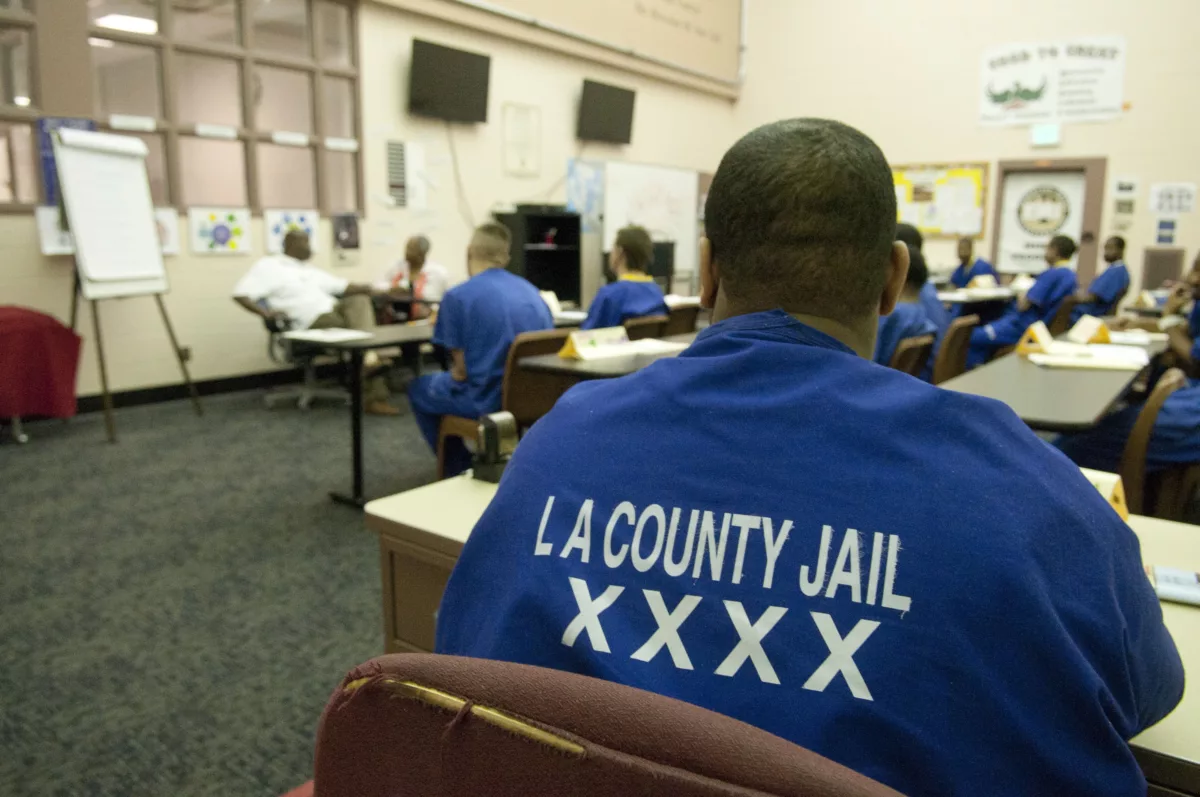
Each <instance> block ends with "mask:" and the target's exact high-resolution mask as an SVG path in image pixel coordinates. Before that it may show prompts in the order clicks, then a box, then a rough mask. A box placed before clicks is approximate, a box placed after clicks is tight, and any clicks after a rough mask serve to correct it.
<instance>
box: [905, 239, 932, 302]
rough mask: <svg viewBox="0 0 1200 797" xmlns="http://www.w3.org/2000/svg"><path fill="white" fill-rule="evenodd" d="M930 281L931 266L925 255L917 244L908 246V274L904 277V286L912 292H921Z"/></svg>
mask: <svg viewBox="0 0 1200 797" xmlns="http://www.w3.org/2000/svg"><path fill="white" fill-rule="evenodd" d="M928 281H929V266H928V265H926V263H925V255H923V254H921V250H920V249H917V248H916V247H915V246H911V245H910V246H909V247H908V276H907V277H905V279H904V287H905V288H906V289H907V290H908V291H909V292H912V293H919V292H920V291H921V289H922V288H924V287H925V283H926V282H928Z"/></svg>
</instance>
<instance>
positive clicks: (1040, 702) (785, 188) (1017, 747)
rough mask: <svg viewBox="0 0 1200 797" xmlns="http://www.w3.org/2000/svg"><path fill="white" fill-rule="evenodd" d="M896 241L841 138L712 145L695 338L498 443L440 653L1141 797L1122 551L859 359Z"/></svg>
mask: <svg viewBox="0 0 1200 797" xmlns="http://www.w3.org/2000/svg"><path fill="white" fill-rule="evenodd" d="M895 221H896V194H895V189H894V188H893V185H892V173H891V169H890V168H889V167H888V163H887V160H886V159H885V158H884V156H883V153H882V152H880V151H879V149H878V147H876V146H875V144H874V143H873V142H872V141H871V140H870V139H868V138H867V137H866V136H864V135H863V134H862V133H859V132H858V131H856V130H854V129H852V128H849V127H847V126H845V125H842V124H839V123H837V122H830V121H825V120H815V119H799V120H791V121H784V122H777V123H774V124H771V125H767V126H765V127H762V128H759V129H757V130H755V131H753V132H751V133H750V134H748V135H747V136H746V137H744V138H743V139H741V140H740V141H739V142H738V143H736V144H735V145H734V146H733V148H732V149H731V150H730V151H729V152H728V153H727V154H726V155H725V157H724V159H723V160H722V161H721V164H720V167H719V168H718V169H717V173H716V176H715V178H714V180H713V183H712V188H711V190H710V193H709V195H708V203H707V206H706V216H705V224H706V226H707V234H708V238H707V239H704V240H702V242H701V246H700V264H699V267H700V269H701V279H702V298H703V301H704V303H705V306H707V307H710V308H712V312H713V321H714V323H713V325H712V326H710V327H708V328H707V329H705V330H703V331H702V332H701V333H700V334H699V335H698V336H697V338H696V341H695V343H694V344H693V345H692V346H691V347H689V348H688V349H687V350H686V351H684V352H683V353H682V354H681V355H680V356H678V357H675V358H669V359H660V360H658V361H657V362H655V363H653V364H652V365H650V366H649V367H647V368H644V369H642V370H641V371H638V372H637V373H634V374H631V375H630V376H627V377H624V378H621V379H606V380H597V381H594V382H586V383H583V384H581V385H578V386H577V387H575V388H573V389H571V390H570V391H569V392H568V393H567V394H566V395H565V396H563V398H562V399H560V400H559V402H558V404H557V406H555V407H554V409H553V410H551V412H550V413H549V414H548V415H546V417H544V418H543V419H542V420H540V421H539V422H538V423H537V425H535V426H534V427H533V429H532V430H531V431H530V433H529V434H528V435H527V436H526V437H525V438H524V440H522V442H521V444H520V446H519V447H518V448H517V451H516V454H515V456H514V457H513V459H512V461H511V463H510V465H509V466H508V469H507V471H506V472H505V474H504V478H503V480H502V481H501V483H500V486H499V490H498V492H497V494H496V497H495V498H494V499H493V501H492V503H491V505H490V506H489V507H488V509H487V511H486V512H485V513H484V515H483V517H482V518H481V519H480V521H479V523H478V525H477V526H476V527H475V529H474V531H473V532H472V534H471V536H470V538H469V540H468V541H467V543H466V546H465V548H464V550H463V553H462V556H461V558H460V559H459V561H458V565H457V567H456V568H455V570H454V573H453V575H452V576H451V578H450V582H449V584H448V586H447V589H446V592H445V597H444V598H443V600H442V604H441V610H440V614H439V619H438V637H437V649H438V651H439V652H441V653H451V654H459V655H466V656H479V657H485V658H492V659H502V660H507V661H515V662H524V663H528V664H535V665H541V666H545V667H555V668H559V669H563V670H569V671H573V672H579V673H585V674H588V675H592V676H595V677H599V678H605V679H608V680H612V681H618V682H621V683H625V684H629V685H632V686H635V687H639V688H642V689H648V690H650V691H653V692H658V693H661V694H665V695H669V696H671V697H675V698H678V699H682V700H686V701H688V702H691V703H695V704H697V705H701V706H704V707H706V708H709V709H713V710H715V711H719V712H721V713H723V714H728V715H730V716H733V717H736V718H737V719H740V720H743V721H745V722H748V723H751V724H753V725H757V726H759V727H761V728H765V729H766V730H768V731H770V732H772V733H775V734H778V735H780V736H782V737H784V738H786V739H790V740H791V741H793V742H795V743H797V744H800V745H802V746H804V747H807V748H809V749H811V750H814V751H816V752H817V753H820V754H821V755H824V756H827V757H829V758H832V759H833V760H835V761H838V762H840V763H842V764H844V765H846V766H849V767H851V768H853V769H855V770H858V771H859V772H862V773H864V774H866V775H868V776H870V777H872V778H875V779H877V780H880V781H882V782H883V783H886V784H887V785H889V786H891V787H893V788H895V789H898V790H900V791H901V792H904V793H906V794H983V793H986V794H988V795H1031V794H1053V795H1067V796H1070V795H1089V797H1096V795H1131V794H1140V793H1144V792H1145V789H1146V784H1145V780H1144V778H1143V776H1142V772H1141V770H1140V769H1139V768H1138V765H1137V762H1136V761H1135V760H1134V758H1133V755H1132V753H1131V752H1130V750H1129V747H1128V745H1127V744H1126V740H1128V739H1129V738H1130V737H1131V736H1133V735H1134V734H1136V733H1138V731H1140V730H1141V729H1142V728H1145V727H1146V726H1148V725H1150V724H1152V723H1154V722H1156V721H1157V720H1159V719H1160V718H1161V717H1163V715H1165V714H1166V713H1167V712H1168V711H1170V710H1171V708H1173V707H1174V706H1175V704H1176V703H1177V702H1178V701H1179V699H1180V695H1181V693H1182V690H1183V671H1182V668H1181V664H1180V661H1179V656H1178V654H1177V652H1176V650H1175V646H1174V644H1173V642H1172V640H1171V638H1170V636H1169V634H1168V633H1167V630H1166V628H1165V627H1164V625H1163V622H1162V613H1161V610H1160V608H1159V605H1158V600H1157V598H1156V597H1155V595H1154V592H1153V591H1152V590H1151V588H1150V584H1149V582H1148V581H1147V579H1146V576H1145V574H1144V573H1143V572H1142V565H1141V557H1140V553H1139V548H1138V541H1137V538H1136V537H1135V536H1134V534H1133V532H1132V531H1130V529H1129V527H1128V526H1126V525H1125V524H1124V523H1123V522H1122V521H1121V519H1120V518H1119V517H1118V516H1117V515H1116V513H1115V512H1113V510H1112V509H1111V508H1110V507H1109V506H1108V504H1107V503H1106V502H1105V501H1104V500H1103V499H1102V498H1101V497H1100V495H1099V493H1097V492H1096V490H1095V488H1093V487H1092V486H1091V485H1090V484H1089V483H1088V482H1087V480H1086V479H1084V478H1083V476H1082V475H1081V474H1080V472H1079V469H1078V468H1076V467H1075V466H1074V465H1073V464H1071V462H1070V461H1069V460H1067V458H1066V457H1064V456H1062V454H1060V453H1059V452H1057V451H1055V450H1053V449H1052V448H1051V447H1049V446H1047V445H1045V444H1044V443H1043V442H1041V441H1040V440H1039V439H1038V438H1037V437H1035V436H1034V435H1033V433H1032V432H1030V431H1029V429H1028V428H1027V427H1026V426H1025V425H1024V424H1023V423H1021V421H1020V420H1019V419H1018V418H1017V417H1016V415H1014V414H1013V412H1012V411H1011V410H1010V409H1008V408H1007V407H1005V406H1004V405H1002V404H1000V403H998V402H995V401H990V400H988V399H983V398H979V397H975V396H968V395H964V394H961V393H954V392H951V391H947V390H941V389H939V388H936V387H933V386H931V385H927V384H924V383H922V382H920V381H918V380H916V379H912V378H910V377H908V376H906V375H904V374H901V373H897V372H896V371H893V370H891V369H889V368H883V367H881V366H879V365H876V364H875V363H873V362H871V359H870V358H871V355H872V353H873V352H874V349H875V340H874V338H875V330H876V324H877V318H878V316H879V315H880V314H887V313H889V312H891V311H892V309H893V307H894V306H895V304H896V300H897V298H898V296H899V294H900V291H901V289H902V287H903V284H904V280H905V271H906V269H907V260H908V250H907V249H906V248H905V247H904V246H902V245H899V244H893V240H892V239H893V234H894V232H895ZM1098 574H1099V575H1098ZM1101 576H1102V577H1101Z"/></svg>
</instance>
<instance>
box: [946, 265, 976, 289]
mask: <svg viewBox="0 0 1200 797" xmlns="http://www.w3.org/2000/svg"><path fill="white" fill-rule="evenodd" d="M970 281H971V275H970V274H969V273H967V267H966V266H962V265H960V266H959V267H958V268H956V269H954V273H953V274H951V275H950V284H951V285H953V286H954V287H956V288H965V287H967V283H968V282H970Z"/></svg>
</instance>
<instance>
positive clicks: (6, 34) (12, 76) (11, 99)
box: [0, 28, 33, 108]
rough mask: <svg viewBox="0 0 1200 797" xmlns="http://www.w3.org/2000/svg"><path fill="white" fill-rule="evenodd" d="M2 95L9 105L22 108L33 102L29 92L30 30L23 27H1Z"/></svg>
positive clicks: (0, 77)
mask: <svg viewBox="0 0 1200 797" xmlns="http://www.w3.org/2000/svg"><path fill="white" fill-rule="evenodd" d="M0 86H3V87H4V90H3V95H2V96H0V100H2V101H3V102H4V103H5V104H7V105H19V106H21V107H22V108H24V107H27V106H29V105H31V104H32V102H33V101H32V99H31V98H32V96H33V95H31V94H30V93H29V31H27V30H24V29H23V28H6V29H0Z"/></svg>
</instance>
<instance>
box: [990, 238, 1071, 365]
mask: <svg viewBox="0 0 1200 797" xmlns="http://www.w3.org/2000/svg"><path fill="white" fill-rule="evenodd" d="M1074 254H1075V242H1074V241H1072V240H1071V239H1070V238H1068V237H1067V236H1065V235H1056V236H1054V237H1053V238H1051V239H1050V243H1048V244H1046V262H1047V263H1049V264H1050V268H1048V269H1046V270H1045V271H1043V272H1042V273H1041V274H1039V275H1038V277H1037V280H1036V281H1035V282H1034V283H1033V285H1032V286H1031V287H1030V288H1029V292H1028V293H1026V294H1025V295H1024V296H1022V297H1021V298H1020V299H1019V300H1017V304H1016V306H1015V307H1012V308H1010V309H1009V310H1008V311H1007V312H1006V313H1005V314H1004V315H1003V316H1001V317H1000V318H999V319H998V320H996V321H993V322H992V323H990V324H986V325H984V326H982V327H978V328H976V329H975V331H974V332H972V333H971V350H970V351H969V352H968V353H967V367H969V368H974V367H975V366H977V365H982V364H983V363H985V362H987V361H988V360H989V359H991V357H992V355H993V354H995V353H996V351H998V350H999V349H1002V348H1004V347H1005V346H1012V345H1015V344H1016V343H1017V341H1019V340H1020V339H1021V336H1022V335H1024V334H1025V330H1027V329H1029V327H1030V326H1031V325H1032V324H1034V323H1035V322H1037V321H1043V322H1045V323H1047V324H1049V323H1050V321H1051V320H1052V319H1053V318H1054V314H1055V313H1057V312H1058V306H1059V305H1060V304H1062V301H1063V299H1065V298H1067V297H1068V296H1070V295H1071V294H1073V293H1075V286H1076V282H1075V272H1074V271H1072V270H1071V257H1072V256H1073V255H1074Z"/></svg>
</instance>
